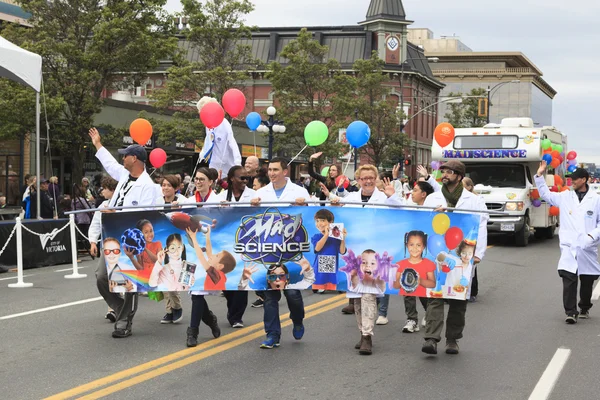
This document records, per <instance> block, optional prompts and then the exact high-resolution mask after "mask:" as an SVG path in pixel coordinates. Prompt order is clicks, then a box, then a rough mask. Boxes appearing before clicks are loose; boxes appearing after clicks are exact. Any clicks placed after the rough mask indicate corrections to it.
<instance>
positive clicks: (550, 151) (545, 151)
mask: <svg viewBox="0 0 600 400" xmlns="http://www.w3.org/2000/svg"><path fill="white" fill-rule="evenodd" d="M544 154H552V149H551V148H550V149H546V150H544Z"/></svg>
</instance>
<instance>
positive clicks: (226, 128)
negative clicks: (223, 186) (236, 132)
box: [200, 119, 242, 175]
mask: <svg viewBox="0 0 600 400" xmlns="http://www.w3.org/2000/svg"><path fill="white" fill-rule="evenodd" d="M200 154H201V155H200V159H207V160H209V162H208V165H209V166H210V167H211V168H214V169H216V170H217V171H222V172H223V175H227V173H228V172H229V170H230V169H231V167H233V166H235V165H242V155H241V154H240V149H239V148H238V144H237V142H236V141H235V137H234V136H233V129H231V124H230V123H229V121H227V120H226V119H224V120H223V122H221V125H219V126H217V127H216V128H215V129H208V128H207V129H206V138H205V139H204V146H203V147H202V151H201V153H200Z"/></svg>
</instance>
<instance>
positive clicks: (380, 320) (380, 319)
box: [375, 315, 390, 325]
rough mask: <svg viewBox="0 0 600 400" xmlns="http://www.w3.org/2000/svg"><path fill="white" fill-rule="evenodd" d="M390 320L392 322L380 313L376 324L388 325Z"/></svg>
mask: <svg viewBox="0 0 600 400" xmlns="http://www.w3.org/2000/svg"><path fill="white" fill-rule="evenodd" d="M388 322H390V321H389V320H388V319H387V317H384V316H383V315H380V316H379V317H377V321H375V325H387V323H388Z"/></svg>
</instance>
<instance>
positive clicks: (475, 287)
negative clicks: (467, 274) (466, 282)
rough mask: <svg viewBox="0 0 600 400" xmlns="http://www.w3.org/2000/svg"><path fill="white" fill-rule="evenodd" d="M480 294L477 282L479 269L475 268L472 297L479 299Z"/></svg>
mask: <svg viewBox="0 0 600 400" xmlns="http://www.w3.org/2000/svg"><path fill="white" fill-rule="evenodd" d="M478 293H479V282H478V281H477V267H475V275H473V279H472V280H471V297H477V294H478Z"/></svg>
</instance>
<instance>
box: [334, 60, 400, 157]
mask: <svg viewBox="0 0 600 400" xmlns="http://www.w3.org/2000/svg"><path fill="white" fill-rule="evenodd" d="M383 67H384V62H383V60H381V59H380V58H378V57H377V54H376V53H375V52H373V54H372V56H371V58H370V59H368V60H356V62H355V63H354V65H353V69H354V71H355V74H354V77H353V81H354V87H355V95H354V96H352V97H351V98H349V99H348V100H349V101H350V105H349V107H346V108H354V110H356V118H357V119H359V120H362V121H364V122H366V123H367V124H368V125H369V127H370V128H371V137H370V138H369V141H368V142H367V144H366V145H365V146H363V147H362V148H360V149H359V152H360V153H361V154H364V155H366V156H367V158H368V159H369V162H370V163H371V164H373V165H375V166H376V167H379V168H381V167H383V166H384V165H386V164H387V165H391V164H395V163H397V162H398V159H399V158H400V157H401V155H403V154H404V148H405V147H406V146H408V144H409V139H408V137H407V135H406V134H404V133H403V132H401V131H400V122H401V121H402V118H403V117H402V115H403V113H402V111H401V110H399V109H398V107H397V105H396V104H395V102H394V101H392V99H390V98H389V96H388V94H389V88H388V87H387V86H386V85H385V84H386V83H387V82H389V77H388V75H387V74H385V73H384V72H383ZM339 100H340V101H343V100H342V99H341V98H340V99H339Z"/></svg>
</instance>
